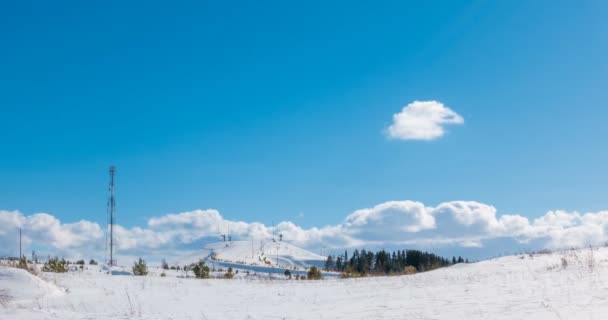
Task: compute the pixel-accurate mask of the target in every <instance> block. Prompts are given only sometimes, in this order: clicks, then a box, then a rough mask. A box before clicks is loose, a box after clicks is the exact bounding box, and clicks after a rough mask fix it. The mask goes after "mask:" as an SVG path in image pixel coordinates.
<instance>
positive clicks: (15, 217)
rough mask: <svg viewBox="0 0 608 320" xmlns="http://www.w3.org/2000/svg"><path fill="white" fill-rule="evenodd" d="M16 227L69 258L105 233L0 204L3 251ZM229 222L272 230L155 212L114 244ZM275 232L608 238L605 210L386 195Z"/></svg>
mask: <svg viewBox="0 0 608 320" xmlns="http://www.w3.org/2000/svg"><path fill="white" fill-rule="evenodd" d="M18 228H22V229H23V231H24V232H23V240H24V241H23V244H24V246H25V247H26V248H31V249H33V248H42V249H41V250H43V251H44V250H46V251H45V252H49V253H50V254H56V255H63V256H67V257H72V258H80V257H84V258H89V257H95V258H103V255H104V253H103V250H104V239H105V237H104V232H103V228H102V227H101V226H100V225H99V224H97V223H94V222H90V221H85V220H81V221H79V222H76V223H62V222H61V221H59V220H58V219H57V218H56V217H54V216H53V215H50V214H46V213H36V214H32V215H24V214H23V213H21V212H18V211H0V256H1V255H15V254H16V253H17V252H18V231H17V230H18ZM228 230H230V234H231V235H232V236H233V238H234V239H239V238H240V239H249V238H255V239H264V238H270V237H271V236H272V229H271V228H270V227H268V226H266V225H264V224H262V223H259V222H244V221H234V220H227V219H225V218H224V217H222V215H221V214H220V213H219V212H218V211H217V210H214V209H207V210H194V211H188V212H182V213H176V214H167V215H164V216H160V217H155V218H152V219H150V220H149V221H148V223H147V226H145V227H133V228H124V227H122V226H116V227H115V231H116V243H117V251H118V252H119V254H121V255H125V256H137V255H143V256H158V255H159V254H162V255H163V256H165V257H169V255H171V254H174V255H178V254H179V253H180V251H182V250H186V249H188V248H193V247H194V246H198V245H200V242H201V241H210V240H212V241H216V240H217V239H219V235H220V234H222V233H226V232H228ZM275 232H276V233H282V234H283V235H284V237H285V239H286V240H287V241H290V242H292V243H294V244H296V245H298V246H302V247H305V248H309V249H317V248H320V247H323V246H327V247H333V248H345V247H366V246H367V247H370V246H371V247H378V246H385V247H390V246H395V247H406V248H411V247H420V246H423V247H432V248H442V247H461V248H479V250H483V248H484V244H485V243H487V242H488V241H493V240H496V239H511V240H512V241H511V242H509V243H515V244H517V243H520V244H529V243H533V244H534V245H536V246H538V248H537V249H540V248H553V249H555V248H566V247H581V246H587V245H591V244H603V243H605V242H606V241H608V211H600V212H596V213H593V212H592V213H586V214H581V213H578V212H567V211H562V210H556V211H549V212H547V213H546V214H544V215H543V216H540V217H538V218H536V219H534V220H532V222H531V221H530V220H529V219H528V218H526V217H523V216H520V215H515V214H505V215H501V216H497V210H496V208H494V207H493V206H490V205H487V204H484V203H479V202H475V201H449V202H443V203H440V204H438V205H436V206H434V207H432V206H426V205H424V204H423V203H421V202H416V201H389V202H384V203H380V204H378V205H376V206H374V207H371V208H365V209H359V210H356V211H354V212H353V213H351V214H350V215H348V216H346V218H345V219H344V221H343V222H342V223H340V224H336V225H329V226H324V227H313V228H308V229H306V228H302V227H300V226H298V225H297V224H295V223H294V222H289V221H285V222H281V223H279V224H277V225H276V230H275ZM532 240H534V241H532ZM31 249H30V250H31ZM37 250H38V249H37ZM504 250H509V249H508V248H504ZM512 250H513V251H516V250H517V248H512ZM493 254H494V253H492V252H488V253H487V255H488V256H490V255H493Z"/></svg>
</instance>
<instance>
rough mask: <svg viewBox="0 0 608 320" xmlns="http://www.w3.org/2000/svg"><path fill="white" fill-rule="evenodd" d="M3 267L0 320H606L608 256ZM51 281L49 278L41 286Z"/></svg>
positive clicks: (602, 252) (601, 252) (606, 252)
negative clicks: (352, 266)
mask: <svg viewBox="0 0 608 320" xmlns="http://www.w3.org/2000/svg"><path fill="white" fill-rule="evenodd" d="M178 276H179V274H178V273H176V272H174V273H170V274H167V276H166V277H159V276H158V273H155V272H153V274H151V275H149V276H145V277H135V276H128V275H123V276H109V275H107V274H106V273H105V272H102V271H101V270H99V268H95V267H90V268H89V269H88V270H84V271H76V272H69V273H66V274H48V273H44V274H42V275H40V278H37V277H35V276H32V275H30V274H29V273H27V272H25V271H23V270H19V269H14V268H6V267H0V295H2V296H4V297H5V298H3V299H4V300H2V301H3V302H2V304H0V319H25V320H29V319H606V318H607V317H608V248H599V249H593V250H591V249H581V250H574V251H565V252H558V253H553V254H536V255H519V256H510V257H504V258H499V259H493V260H488V261H483V262H479V263H474V264H466V265H465V264H461V265H455V266H452V267H449V268H444V269H439V270H435V271H431V272H426V273H420V274H415V275H407V276H391V277H376V278H361V279H329V280H321V281H308V280H306V281H303V280H299V281H296V280H279V279H274V280H269V279H260V278H253V279H250V278H247V277H240V278H236V279H232V280H224V279H207V280H199V279H193V278H181V277H178ZM41 279H43V280H41Z"/></svg>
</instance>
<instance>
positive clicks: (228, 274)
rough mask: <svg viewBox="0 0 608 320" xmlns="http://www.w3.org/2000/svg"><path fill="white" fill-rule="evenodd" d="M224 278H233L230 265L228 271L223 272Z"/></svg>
mask: <svg viewBox="0 0 608 320" xmlns="http://www.w3.org/2000/svg"><path fill="white" fill-rule="evenodd" d="M224 278H226V279H232V278H234V273H233V272H232V267H228V272H226V273H224Z"/></svg>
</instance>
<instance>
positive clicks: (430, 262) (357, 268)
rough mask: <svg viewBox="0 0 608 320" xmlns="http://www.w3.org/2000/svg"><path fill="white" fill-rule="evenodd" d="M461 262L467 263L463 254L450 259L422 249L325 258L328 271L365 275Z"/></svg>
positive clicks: (424, 269) (407, 271) (357, 251)
mask: <svg viewBox="0 0 608 320" xmlns="http://www.w3.org/2000/svg"><path fill="white" fill-rule="evenodd" d="M462 262H465V260H464V259H462V257H458V259H456V257H453V258H452V260H451V261H450V259H448V258H444V257H441V256H438V255H435V254H433V253H428V252H422V251H419V250H397V251H393V252H392V253H391V252H388V251H385V250H380V251H377V252H373V251H366V250H365V249H363V250H361V251H359V250H355V251H353V253H352V255H351V256H350V257H349V255H348V252H347V251H344V255H339V256H332V255H329V256H328V257H327V260H326V261H325V270H327V271H339V272H343V273H344V274H345V275H347V276H362V275H367V274H393V273H410V272H411V271H414V270H413V268H415V271H417V272H422V271H428V270H433V269H437V268H441V267H445V266H448V265H451V264H455V263H462ZM467 262H468V261H467ZM410 270H411V271H410Z"/></svg>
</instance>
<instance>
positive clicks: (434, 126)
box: [387, 101, 464, 140]
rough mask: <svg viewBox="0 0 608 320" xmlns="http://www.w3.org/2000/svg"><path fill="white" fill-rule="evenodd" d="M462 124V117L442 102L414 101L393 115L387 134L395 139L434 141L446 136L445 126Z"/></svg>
mask: <svg viewBox="0 0 608 320" xmlns="http://www.w3.org/2000/svg"><path fill="white" fill-rule="evenodd" d="M462 123H464V119H463V118H462V116H460V115H459V114H457V113H456V112H454V111H453V110H452V109H450V108H448V107H446V106H444V105H443V103H441V102H438V101H414V102H412V103H410V104H408V105H407V106H405V107H403V110H401V112H399V113H396V114H394V115H393V123H392V124H391V125H390V126H389V127H388V128H387V134H388V136H389V137H390V138H393V139H401V140H433V139H437V138H440V137H442V136H443V135H444V134H445V129H444V128H443V126H444V125H447V124H462Z"/></svg>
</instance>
